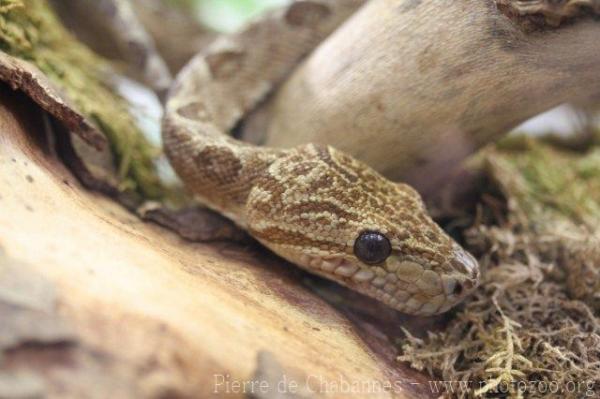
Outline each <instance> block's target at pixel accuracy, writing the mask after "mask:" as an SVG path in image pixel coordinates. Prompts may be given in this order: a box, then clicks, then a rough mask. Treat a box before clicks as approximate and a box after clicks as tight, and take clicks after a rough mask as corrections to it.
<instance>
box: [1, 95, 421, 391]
mask: <svg viewBox="0 0 600 399" xmlns="http://www.w3.org/2000/svg"><path fill="white" fill-rule="evenodd" d="M40 115H41V112H40V110H39V108H37V106H36V105H34V103H32V102H31V101H30V100H29V99H27V98H26V97H25V96H24V95H21V94H16V92H13V91H11V90H10V89H8V88H7V87H6V86H2V87H1V90H0V187H1V191H0V248H1V251H0V314H1V319H0V320H1V322H0V396H1V397H10V398H18V397H21V398H25V397H27V398H29V397H50V398H53V397H56V398H59V397H60V398H80V397H85V398H107V397H110V398H133V397H139V398H167V397H168V398H188V397H189V398H200V397H212V396H213V395H214V393H215V390H218V392H220V393H222V394H225V393H227V390H229V392H230V394H229V395H227V396H228V397H250V396H251V395H249V391H248V389H249V388H247V387H246V393H245V394H244V393H242V391H240V388H234V387H233V385H231V384H234V383H244V381H251V380H254V379H258V380H262V381H268V384H270V387H271V389H272V390H271V391H270V392H267V393H264V392H262V391H259V392H256V391H255V392H254V396H253V397H260V398H275V397H277V398H281V397H314V398H318V397H323V396H326V395H325V393H323V388H322V386H321V381H325V382H327V381H331V382H332V384H335V383H336V381H337V382H339V381H341V380H345V381H347V382H350V383H352V382H354V381H359V382H367V383H368V382H371V383H373V382H374V383H384V382H386V381H388V382H390V383H392V384H396V385H394V389H393V390H391V391H387V392H386V391H382V392H381V393H380V394H377V395H374V396H372V397H383V398H392V397H394V398H423V397H432V395H431V394H430V391H429V386H428V385H427V381H426V378H425V377H424V376H422V375H420V374H417V373H416V372H413V371H410V370H409V369H408V368H407V367H406V366H404V365H402V364H399V363H397V362H396V361H395V350H394V346H393V345H392V344H391V343H390V342H389V341H388V340H387V339H386V338H385V335H383V333H382V332H381V330H379V329H378V328H376V327H375V325H374V324H373V323H359V324H356V323H354V322H351V321H350V320H349V319H348V318H347V317H346V315H345V314H344V313H342V312H340V311H338V310H336V309H335V308H333V307H332V306H331V305H329V304H328V303H326V302H325V301H324V300H322V299H320V298H319V297H318V296H316V295H315V294H314V293H312V292H310V291H309V290H307V289H306V288H305V287H303V286H302V285H301V283H300V282H301V280H302V279H303V278H304V277H302V274H300V275H297V274H294V273H296V272H293V271H292V270H294V269H293V268H290V267H289V265H288V264H286V263H285V262H283V261H281V260H279V259H275V258H273V257H271V256H268V255H265V252H264V251H263V250H260V249H258V248H256V247H241V246H238V245H233V244H218V245H217V244H213V245H205V244H192V243H190V242H186V241H184V240H182V239H181V238H179V237H177V236H176V235H175V234H173V233H172V232H170V231H168V230H166V229H163V228H160V227H158V226H156V225H153V224H148V223H144V222H142V221H140V220H139V219H138V218H137V217H135V216H134V215H132V214H131V213H129V212H128V211H126V210H125V209H124V208H122V207H121V206H119V205H117V204H116V203H115V202H114V201H112V200H110V199H109V198H106V197H104V196H102V195H100V194H96V193H92V192H89V191H87V190H85V189H84V188H82V186H81V185H80V183H79V182H78V181H77V180H76V179H75V178H74V177H73V176H72V175H71V173H70V172H69V171H68V170H67V169H66V168H65V166H64V165H63V163H62V162H61V160H60V159H59V158H57V157H56V156H55V155H53V152H52V151H50V149H49V147H48V142H50V143H51V142H52V140H47V139H48V137H47V136H46V134H45V131H44V129H43V126H44V124H43V123H41V122H40V118H38V117H39V116H40ZM395 324H396V326H395V327H396V332H397V333H399V331H398V328H399V327H400V326H401V325H402V324H401V323H399V322H398V320H396V322H395ZM365 326H367V327H365ZM365 328H367V330H365ZM284 375H285V376H286V377H285V378H287V381H288V383H289V381H290V380H291V379H295V380H297V381H298V383H299V384H300V386H302V384H303V382H306V381H308V385H309V386H310V387H311V388H313V389H315V393H306V387H305V388H304V389H305V390H304V391H303V392H304V394H303V396H302V395H300V394H297V395H295V396H294V395H290V394H288V395H283V396H281V395H280V396H278V395H279V394H278V393H277V391H276V390H275V389H276V388H275V387H277V384H278V383H279V381H281V380H282V378H284V377H283V376H284ZM226 382H229V383H230V385H229V386H230V388H227V386H226ZM413 383H414V384H413ZM299 389H300V388H299ZM337 389H338V390H337V391H336V388H333V391H332V392H331V393H330V394H329V395H327V397H332V398H342V397H349V396H350V397H352V396H354V397H364V395H363V394H355V395H349V394H347V393H345V392H343V391H340V390H339V389H340V388H337ZM361 392H362V391H361Z"/></svg>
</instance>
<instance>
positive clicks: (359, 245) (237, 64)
mask: <svg viewBox="0 0 600 399" xmlns="http://www.w3.org/2000/svg"><path fill="white" fill-rule="evenodd" d="M361 3H362V1H360V0H345V1H336V0H318V1H317V0H314V1H297V2H295V3H293V4H291V5H290V6H289V7H287V8H284V9H281V10H277V11H275V12H272V13H270V14H268V15H266V16H265V17H263V18H262V19H260V20H258V21H255V22H254V23H252V24H250V25H249V26H248V27H247V28H246V29H245V30H244V31H241V32H239V33H236V34H232V35H224V36H221V37H219V38H218V39H217V40H216V41H215V42H214V43H213V44H212V45H210V46H209V47H208V48H207V49H206V50H205V51H203V52H202V53H201V54H199V55H197V56H196V57H195V58H194V59H193V60H192V61H191V62H190V63H189V64H188V65H187V66H186V67H185V68H184V69H183V70H182V71H181V72H180V74H179V76H178V77H177V79H176V82H175V84H174V86H172V88H171V90H170V94H169V97H168V100H167V104H166V110H165V117H164V123H163V140H164V148H165V152H166V154H167V156H168V158H169V160H170V162H171V164H172V165H173V167H174V168H175V170H176V172H177V173H178V175H179V176H180V177H181V179H182V180H183V182H184V183H185V185H186V187H187V188H188V189H189V190H190V191H192V192H193V194H194V195H195V196H196V197H197V198H198V199H199V200H200V201H201V202H202V203H203V204H205V205H207V206H208V207H210V208H212V209H213V210H216V211H218V212H219V213H221V214H223V215H225V216H226V217H228V218H229V219H231V220H233V221H234V222H235V223H236V224H238V225H239V226H241V227H242V228H244V229H245V230H247V231H248V232H249V233H250V234H251V235H252V236H253V237H255V238H256V239H257V240H258V241H260V242H261V243H262V244H263V245H265V246H266V247H268V248H270V249H271V250H272V251H273V252H275V253H277V254H279V255H280V256H282V257H283V258H285V259H287V260H289V261H291V262H293V263H295V264H296V265H298V266H300V267H302V268H304V269H306V270H308V271H309V272H311V273H315V274H318V275H321V276H324V277H326V278H329V279H331V280H334V281H336V282H338V283H340V284H342V285H345V286H347V287H349V288H351V289H353V290H356V291H358V292H361V293H363V294H366V295H368V296H371V297H374V298H376V299H378V300H379V301H381V302H383V303H385V304H387V305H389V306H391V307H393V308H395V309H397V310H400V311H403V312H406V313H411V314H418V315H431V314H436V313H441V312H445V311H447V310H448V309H450V308H451V307H452V306H454V305H455V304H457V303H458V302H460V301H461V300H462V299H463V298H464V297H465V296H466V295H468V294H469V293H470V292H471V291H472V290H473V289H474V288H475V287H476V286H477V284H478V280H479V268H478V264H477V262H476V261H475V259H474V258H473V257H472V256H471V255H470V254H469V253H468V252H466V251H465V250H464V249H462V248H461V247H460V246H459V245H458V244H457V243H456V242H454V241H453V240H452V239H451V238H450V237H449V236H448V235H446V234H445V233H444V231H443V230H442V229H441V228H440V227H439V226H438V225H437V224H435V222H433V221H432V219H431V218H430V217H429V216H428V214H427V211H426V209H425V206H424V204H423V202H422V200H421V198H420V196H419V195H418V194H417V192H416V191H415V190H413V189H412V188H411V187H409V186H407V185H405V184H402V183H394V182H391V181H389V180H387V179H385V178H384V177H382V176H381V175H379V174H378V173H377V172H375V171H374V170H373V169H371V168H370V167H369V166H367V165H366V164H363V163H361V162H359V161H357V160H355V159H353V158H352V157H350V156H348V155H346V154H345V153H342V152H340V151H337V150H336V149H335V148H332V147H330V146H321V145H315V144H306V145H301V146H297V147H294V148H291V149H274V148H264V147H258V146H254V145H251V144H248V143H244V142H241V141H238V140H236V139H234V138H232V137H231V136H230V135H228V133H229V132H230V131H231V130H232V129H233V128H234V127H235V126H236V124H237V122H238V121H239V120H240V119H241V118H242V117H243V116H244V115H245V114H246V113H247V112H248V111H250V110H252V109H253V108H254V107H255V106H256V105H257V103H258V102H259V101H261V100H262V99H264V98H265V96H266V95H268V94H269V92H270V91H271V90H272V89H273V88H274V86H275V85H276V84H277V83H278V82H280V81H281V80H282V79H283V78H285V76H286V75H287V74H288V73H289V72H290V70H291V69H292V68H293V67H294V66H295V65H296V64H297V63H298V62H299V60H300V59H301V58H302V57H303V56H305V55H306V54H307V53H308V52H309V51H310V50H312V48H314V47H315V46H316V45H317V44H318V43H319V42H320V41H321V40H322V39H323V38H324V37H326V36H327V35H328V34H329V33H330V32H332V31H333V30H334V29H335V28H336V27H337V26H338V25H339V24H340V23H341V22H342V21H344V20H345V19H346V18H347V17H348V15H350V13H352V12H353V11H354V10H355V9H356V8H357V7H358V6H359V5H360V4H361ZM298 108H299V112H302V111H301V108H302V107H301V105H298Z"/></svg>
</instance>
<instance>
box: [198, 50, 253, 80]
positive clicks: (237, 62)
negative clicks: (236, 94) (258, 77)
mask: <svg viewBox="0 0 600 399" xmlns="http://www.w3.org/2000/svg"><path fill="white" fill-rule="evenodd" d="M206 63H207V64H208V68H209V69H210V73H211V75H212V76H213V77H214V78H215V79H226V78H229V77H230V76H232V75H234V74H235V73H236V72H238V71H239V70H240V69H241V68H242V65H243V64H244V52H242V51H241V50H226V51H220V52H218V53H213V54H208V55H207V56H206Z"/></svg>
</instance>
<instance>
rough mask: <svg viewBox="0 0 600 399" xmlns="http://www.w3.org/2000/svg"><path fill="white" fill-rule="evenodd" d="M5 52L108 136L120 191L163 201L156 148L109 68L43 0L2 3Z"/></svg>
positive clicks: (0, 46)
mask: <svg viewBox="0 0 600 399" xmlns="http://www.w3.org/2000/svg"><path fill="white" fill-rule="evenodd" d="M0 50H2V51H4V52H5V53H7V54H10V55H12V56H14V57H18V58H21V59H23V60H26V61H29V62H31V63H33V64H35V65H36V66H37V67H38V68H39V69H40V70H41V71H42V72H43V73H44V74H45V75H47V76H48V78H49V79H50V80H51V81H53V82H54V83H55V84H56V85H57V86H59V87H61V88H62V89H63V90H64V91H65V92H66V94H67V96H68V97H69V99H70V100H71V101H72V102H73V104H74V106H75V107H76V109H77V110H78V111H80V112H81V113H83V114H84V115H86V116H87V117H88V118H89V119H90V120H92V121H94V122H95V123H96V124H97V126H98V127H99V128H100V129H101V130H102V131H103V132H104V133H105V134H106V136H107V138H108V140H109V142H110V144H111V150H112V152H113V154H114V155H115V158H116V160H117V162H118V165H117V169H118V171H119V176H118V177H119V180H120V182H121V187H120V189H121V190H135V191H137V192H139V193H140V194H141V195H143V196H144V197H146V198H158V197H161V195H162V188H161V185H160V183H159V180H158V178H157V176H156V174H155V173H154V165H153V158H154V156H155V155H156V154H157V149H156V148H153V147H152V146H151V145H150V144H149V143H148V142H147V141H146V140H145V138H144V136H143V135H142V133H141V132H140V131H139V129H138V128H137V127H136V124H135V121H134V119H133V118H132V116H131V115H130V113H129V111H128V106H127V103H126V102H125V100H124V99H122V98H121V97H120V96H118V95H117V94H116V93H115V92H114V90H113V89H112V87H111V86H110V84H109V83H108V76H109V75H108V73H109V68H108V65H107V64H106V63H105V62H104V61H103V60H101V59H100V58H99V57H98V56H97V55H96V54H94V53H93V52H91V51H90V50H89V49H88V48H87V47H85V46H84V45H82V44H81V43H80V42H78V41H77V40H76V39H75V38H74V37H73V36H71V35H70V34H69V32H67V31H66V30H65V28H64V27H63V26H62V24H61V23H60V22H59V20H58V19H57V18H56V16H55V15H54V13H53V11H52V10H51V9H50V7H49V5H48V4H47V3H46V1H44V0H0Z"/></svg>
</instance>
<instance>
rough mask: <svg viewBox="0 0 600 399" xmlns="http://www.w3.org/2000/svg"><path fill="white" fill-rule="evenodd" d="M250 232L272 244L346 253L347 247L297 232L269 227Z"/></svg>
mask: <svg viewBox="0 0 600 399" xmlns="http://www.w3.org/2000/svg"><path fill="white" fill-rule="evenodd" d="M249 232H250V234H251V235H252V236H254V237H256V238H258V239H259V240H265V241H268V242H270V243H272V244H284V245H292V246H296V247H303V248H304V247H312V248H328V249H330V250H333V251H337V252H340V253H342V252H344V251H345V250H346V248H345V246H343V245H340V244H337V243H335V242H330V241H322V240H315V239H313V238H310V237H307V236H305V235H304V234H302V233H299V232H296V231H288V230H284V229H281V228H279V227H267V228H266V229H264V230H253V229H252V228H251V227H250V229H249Z"/></svg>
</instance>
